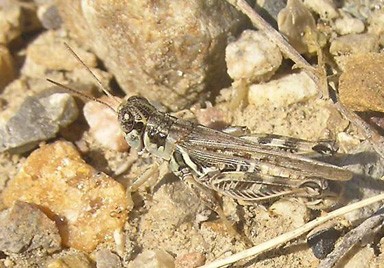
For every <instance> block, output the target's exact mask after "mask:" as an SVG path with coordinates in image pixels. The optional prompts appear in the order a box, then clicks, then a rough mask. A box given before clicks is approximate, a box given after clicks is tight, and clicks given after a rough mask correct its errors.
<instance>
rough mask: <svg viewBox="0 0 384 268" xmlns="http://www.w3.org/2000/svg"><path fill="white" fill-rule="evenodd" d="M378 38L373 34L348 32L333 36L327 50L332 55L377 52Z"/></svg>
mask: <svg viewBox="0 0 384 268" xmlns="http://www.w3.org/2000/svg"><path fill="white" fill-rule="evenodd" d="M378 51H379V45H378V38H377V36H376V35H374V34H370V33H362V34H348V35H344V36H340V37H338V38H335V40H333V41H332V43H331V47H330V48H329V52H330V53H331V54H332V55H335V56H340V55H350V54H365V53H369V52H378Z"/></svg>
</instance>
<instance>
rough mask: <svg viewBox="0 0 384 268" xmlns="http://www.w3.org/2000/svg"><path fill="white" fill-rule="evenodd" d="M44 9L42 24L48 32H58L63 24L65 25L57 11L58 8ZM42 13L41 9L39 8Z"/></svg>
mask: <svg viewBox="0 0 384 268" xmlns="http://www.w3.org/2000/svg"><path fill="white" fill-rule="evenodd" d="M42 8H44V10H43V12H42V15H41V18H40V20H41V23H42V25H43V27H44V28H45V29H48V30H57V29H59V28H60V27H61V24H62V23H63V20H62V19H61V17H60V14H59V11H58V10H57V7H56V6H49V7H47V8H45V7H44V6H43V7H42ZM39 11H40V8H39Z"/></svg>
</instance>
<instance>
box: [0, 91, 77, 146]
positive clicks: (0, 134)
mask: <svg viewBox="0 0 384 268" xmlns="http://www.w3.org/2000/svg"><path fill="white" fill-rule="evenodd" d="M56 92H57V91H56ZM77 116H78V109H77V106H76V103H75V101H74V99H73V97H72V96H71V95H70V94H68V93H55V90H54V89H48V90H45V91H43V92H41V93H39V94H36V95H34V96H28V97H26V98H25V100H24V102H23V103H22V104H21V106H20V107H19V109H18V111H17V112H16V114H15V115H14V116H13V117H11V118H10V119H9V120H8V121H7V123H6V124H5V125H3V126H2V127H0V152H4V151H9V152H12V153H23V152H27V151H29V150H31V149H33V148H35V147H36V146H37V145H38V144H39V142H41V141H44V140H48V139H50V138H53V137H55V136H56V134H57V132H58V131H59V130H60V128H63V127H66V126H68V125H69V124H71V123H72V122H73V121H74V120H75V119H76V118H77Z"/></svg>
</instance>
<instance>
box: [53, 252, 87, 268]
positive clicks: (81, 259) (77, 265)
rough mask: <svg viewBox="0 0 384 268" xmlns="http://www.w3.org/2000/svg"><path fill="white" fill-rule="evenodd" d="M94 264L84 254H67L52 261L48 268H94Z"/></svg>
mask: <svg viewBox="0 0 384 268" xmlns="http://www.w3.org/2000/svg"><path fill="white" fill-rule="evenodd" d="M93 267H94V266H93V264H92V263H91V261H90V260H89V258H88V256H87V255H85V254H84V253H81V252H79V253H73V254H67V255H65V256H62V257H58V258H55V259H54V260H52V261H50V262H49V263H48V265H47V268H93Z"/></svg>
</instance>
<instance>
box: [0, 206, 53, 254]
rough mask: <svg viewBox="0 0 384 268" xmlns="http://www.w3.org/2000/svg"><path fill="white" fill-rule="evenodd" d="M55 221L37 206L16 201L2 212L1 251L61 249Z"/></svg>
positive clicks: (0, 215) (49, 251) (0, 220)
mask: <svg viewBox="0 0 384 268" xmlns="http://www.w3.org/2000/svg"><path fill="white" fill-rule="evenodd" d="M60 244H61V238H60V235H59V230H58V229H57V227H56V225H55V222H54V221H52V220H50V219H49V218H48V217H47V216H46V215H45V214H44V213H43V212H41V211H40V210H39V209H38V208H37V207H36V206H33V205H31V204H28V203H25V202H21V201H16V202H15V203H14V205H13V206H12V207H11V208H10V209H8V210H4V211H2V212H1V213H0V251H3V252H5V253H22V252H27V251H32V250H35V249H40V248H41V249H44V250H45V251H47V252H48V253H53V252H55V251H58V250H60V249H61V246H60Z"/></svg>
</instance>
